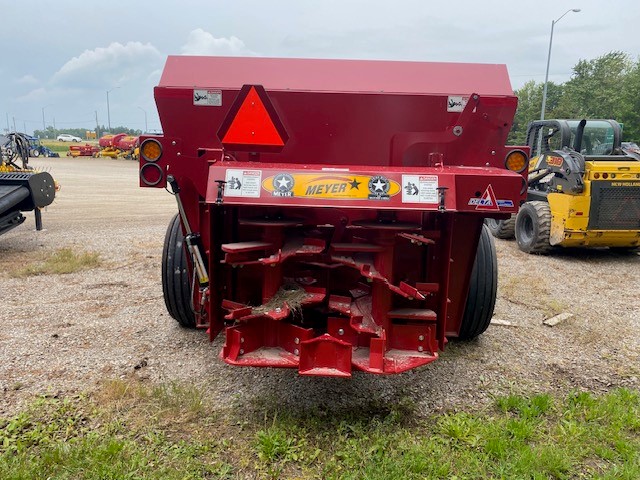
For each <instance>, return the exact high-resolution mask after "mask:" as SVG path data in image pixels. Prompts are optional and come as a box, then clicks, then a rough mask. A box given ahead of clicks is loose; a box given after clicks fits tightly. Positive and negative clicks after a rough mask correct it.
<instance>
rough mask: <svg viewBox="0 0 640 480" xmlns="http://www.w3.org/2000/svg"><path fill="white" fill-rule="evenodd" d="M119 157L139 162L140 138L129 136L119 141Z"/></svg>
mask: <svg viewBox="0 0 640 480" xmlns="http://www.w3.org/2000/svg"><path fill="white" fill-rule="evenodd" d="M118 149H119V150H120V154H119V156H120V157H122V158H126V159H127V160H136V161H137V160H138V159H139V158H140V137H136V136H133V135H127V136H125V137H122V138H120V140H119V141H118Z"/></svg>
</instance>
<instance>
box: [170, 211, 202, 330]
mask: <svg viewBox="0 0 640 480" xmlns="http://www.w3.org/2000/svg"><path fill="white" fill-rule="evenodd" d="M162 293H163V294H164V303H165V305H166V306H167V310H168V311H169V315H171V316H172V317H173V318H174V319H175V320H176V321H177V322H178V323H179V324H180V325H181V326H183V327H185V328H195V326H196V317H195V314H194V313H193V308H192V306H191V303H192V302H191V300H192V294H191V277H190V276H189V268H188V262H187V252H186V249H185V247H184V235H183V234H182V228H181V227H180V217H179V216H178V215H177V214H176V216H175V217H173V219H172V220H171V222H169V227H168V228H167V233H166V235H165V238H164V248H163V250H162Z"/></svg>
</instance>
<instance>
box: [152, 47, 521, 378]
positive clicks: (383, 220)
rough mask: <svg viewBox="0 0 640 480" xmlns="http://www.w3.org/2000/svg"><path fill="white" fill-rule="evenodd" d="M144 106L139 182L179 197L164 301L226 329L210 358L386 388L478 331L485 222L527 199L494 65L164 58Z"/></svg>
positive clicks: (485, 320)
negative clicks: (366, 378)
mask: <svg viewBox="0 0 640 480" xmlns="http://www.w3.org/2000/svg"><path fill="white" fill-rule="evenodd" d="M194 85H195V87H194ZM155 99H156V104H157V107H158V112H159V115H160V120H161V122H162V128H163V132H164V134H163V135H162V136H143V137H141V139H140V140H141V147H140V151H141V158H140V183H141V186H146V187H158V188H170V189H171V190H172V191H173V193H174V194H175V196H176V198H177V200H178V210H179V213H178V214H177V215H176V217H175V218H174V220H173V221H172V222H171V224H170V225H169V228H168V230H167V236H166V239H165V247H164V252H163V265H162V277H163V289H164V297H165V303H166V305H167V309H168V310H169V313H170V314H171V315H172V316H173V317H174V318H175V319H176V320H177V321H178V322H179V323H180V324H181V325H183V326H186V327H196V328H202V329H206V330H207V332H208V334H209V337H210V339H212V340H213V339H214V338H215V337H216V336H217V335H218V334H219V333H220V332H221V331H223V330H224V335H225V339H226V341H225V345H224V347H223V349H222V352H221V357H222V359H223V360H224V361H225V362H227V363H229V364H233V365H246V366H274V367H291V368H297V369H298V371H299V373H300V374H303V375H327V376H350V375H351V372H352V370H353V369H357V370H363V371H366V372H372V373H398V372H402V371H405V370H408V369H411V368H414V367H418V366H421V365H425V364H427V363H429V362H431V361H433V360H435V359H436V358H437V356H438V352H439V351H441V350H442V349H443V348H444V347H445V344H446V343H447V339H448V338H454V337H455V338H460V339H469V338H474V337H476V336H478V335H479V334H481V333H482V332H483V331H484V330H485V329H486V328H487V326H488V325H489V321H490V319H491V315H492V312H493V307H494V303H495V298H496V285H497V266H496V258H495V255H496V254H495V248H494V246H493V241H492V238H491V236H490V235H489V234H488V231H487V230H486V228H484V227H483V220H484V218H486V217H492V218H496V219H505V218H508V217H509V216H510V215H511V214H512V213H515V212H516V211H517V209H518V206H519V204H520V203H521V202H522V201H523V200H524V199H525V195H526V192H525V191H526V172H517V171H515V172H514V171H511V170H509V169H508V168H507V166H509V165H520V163H522V162H517V161H515V162H514V161H511V160H513V158H514V157H517V158H518V159H519V160H522V157H524V158H525V159H526V158H527V155H528V150H527V149H526V148H525V149H521V148H517V149H514V148H508V147H505V145H504V144H505V141H506V138H507V134H508V132H509V129H510V128H511V123H512V121H513V116H514V113H515V110H516V104H517V99H516V97H515V96H514V95H513V92H512V89H511V86H510V83H509V79H508V76H507V71H506V68H505V67H504V66H502V65H478V64H449V63H412V62H378V61H345V60H340V61H338V60H301V59H267V58H215V57H186V56H180V57H169V58H168V60H167V63H166V66H165V69H164V73H163V75H162V78H161V80H160V84H159V86H158V87H156V89H155ZM510 159H511V160H510ZM524 163H525V164H526V162H524Z"/></svg>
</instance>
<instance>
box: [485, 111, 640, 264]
mask: <svg viewBox="0 0 640 480" xmlns="http://www.w3.org/2000/svg"><path fill="white" fill-rule="evenodd" d="M621 139H622V129H621V126H620V124H618V123H617V122H615V121H614V120H541V121H536V122H532V123H530V124H529V127H528V129H527V144H528V145H529V147H530V148H531V151H532V152H533V155H532V158H531V160H530V161H529V180H528V194H527V203H525V204H524V205H523V206H522V207H521V209H520V211H519V213H518V214H517V216H516V215H513V216H512V217H511V218H509V219H504V220H499V219H488V220H487V224H488V226H489V228H490V230H491V232H492V233H493V235H494V236H496V237H498V238H513V237H514V236H515V238H516V240H517V242H518V247H519V248H520V249H521V250H522V251H524V252H527V253H546V252H548V251H549V250H551V249H552V247H554V246H561V247H611V248H624V249H633V248H636V247H638V246H639V245H640V161H639V160H640V149H638V146H637V145H636V144H634V143H631V142H621Z"/></svg>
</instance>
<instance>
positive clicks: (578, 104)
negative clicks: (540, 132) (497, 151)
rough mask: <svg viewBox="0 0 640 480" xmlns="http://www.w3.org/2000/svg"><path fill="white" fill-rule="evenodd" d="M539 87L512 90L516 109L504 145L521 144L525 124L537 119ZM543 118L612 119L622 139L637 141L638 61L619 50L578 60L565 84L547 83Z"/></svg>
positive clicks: (639, 106)
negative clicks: (516, 99)
mask: <svg viewBox="0 0 640 480" xmlns="http://www.w3.org/2000/svg"><path fill="white" fill-rule="evenodd" d="M543 88H544V83H543V82H539V83H538V82H535V81H533V80H531V81H529V82H527V83H525V84H524V85H523V86H522V88H520V89H518V90H516V91H515V94H516V95H517V96H518V110H517V112H516V116H515V119H514V122H513V127H512V129H511V132H510V134H509V140H508V143H510V144H512V145H513V144H516V145H522V144H524V143H525V136H526V131H527V125H528V124H529V122H532V121H534V120H539V119H540V110H541V108H542V91H543ZM545 118H567V119H571V118H573V119H582V118H587V119H595V118H603V119H613V120H616V121H617V122H619V123H622V124H623V125H624V128H623V135H622V138H623V140H625V141H636V142H640V60H638V59H636V60H634V59H632V58H631V57H630V56H629V55H628V54H626V53H624V52H620V51H613V52H610V53H607V54H605V55H602V56H600V57H597V58H595V59H593V60H580V61H579V62H578V63H577V64H576V65H575V66H574V67H573V72H572V75H571V79H570V80H569V81H567V82H565V83H561V84H556V83H553V82H549V83H548V85H547V106H546V108H545Z"/></svg>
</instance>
